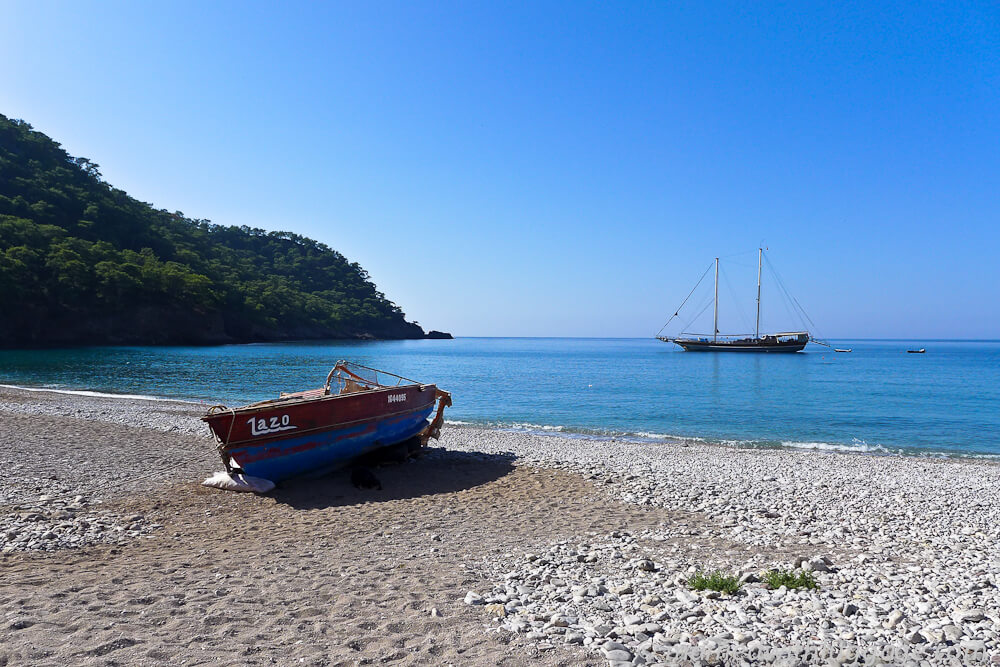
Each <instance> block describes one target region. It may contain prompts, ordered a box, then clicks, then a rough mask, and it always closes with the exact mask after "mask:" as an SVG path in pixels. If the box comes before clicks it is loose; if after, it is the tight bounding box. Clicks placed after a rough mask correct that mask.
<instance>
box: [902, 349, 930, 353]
mask: <svg viewBox="0 0 1000 667" xmlns="http://www.w3.org/2000/svg"><path fill="white" fill-rule="evenodd" d="M926 351H927V350H925V349H924V348H920V349H919V350H907V351H906V353H907V354H923V353H924V352H926Z"/></svg>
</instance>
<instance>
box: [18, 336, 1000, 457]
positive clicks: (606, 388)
mask: <svg viewBox="0 0 1000 667" xmlns="http://www.w3.org/2000/svg"><path fill="white" fill-rule="evenodd" d="M833 344H834V345H835V347H838V348H851V350H852V351H851V352H849V353H837V352H834V351H833V350H832V349H830V348H826V347H822V346H818V345H809V346H808V347H807V348H806V351H804V352H800V353H797V354H774V355H771V354H747V353H743V354H741V353H697V352H684V351H682V350H680V349H679V348H677V347H675V346H674V345H672V344H668V343H663V342H660V341H658V340H655V339H603V338H457V339H455V340H420V341H370V342H367V341H365V342H360V341H359V342H353V341H351V342H345V341H320V342H317V341H309V342H292V343H268V344H253V345H224V346H218V347H93V348H74V349H56V350H5V351H0V383H2V384H6V385H11V386H20V387H28V388H44V389H51V390H58V391H66V392H84V393H88V392H89V393H98V394H112V395H128V396H133V397H134V396H140V397H142V396H148V397H157V398H169V399H176V400H184V401H193V402H197V403H203V404H205V405H206V407H207V406H208V405H213V404H226V405H230V406H236V405H243V404H246V403H249V402H252V401H256V400H262V399H267V398H274V397H276V396H277V395H278V392H279V391H296V390H301V389H308V388H314V387H318V386H321V385H322V384H323V382H324V380H325V378H326V374H327V372H328V371H329V369H330V368H331V367H332V366H333V364H334V363H335V362H336V361H337V360H339V359H346V360H349V361H355V362H358V363H361V364H364V365H366V366H371V367H375V368H380V369H384V370H387V371H391V372H394V373H397V374H399V375H402V376H405V377H408V378H413V379H416V380H419V381H421V382H427V383H435V384H437V385H438V386H439V387H440V388H442V389H446V390H447V391H450V392H451V393H452V396H453V402H454V405H453V406H452V408H450V409H449V410H448V411H447V413H446V416H447V418H448V420H449V421H450V422H451V423H453V424H454V423H460V424H472V425H480V426H486V427H490V428H499V429H507V430H516V431H526V432H533V433H538V434H548V435H561V436H567V437H572V438H597V439H611V438H625V439H629V440H636V441H645V442H674V441H688V442H691V441H694V442H711V443H720V444H726V445H731V446H736V447H761V448H794V449H815V450H830V451H843V452H856V453H864V454H875V455H933V456H943V457H955V456H961V457H989V458H1000V341H950V340H919V341H908V340H838V341H833ZM917 348H925V349H926V353H924V354H908V353H907V350H908V349H917Z"/></svg>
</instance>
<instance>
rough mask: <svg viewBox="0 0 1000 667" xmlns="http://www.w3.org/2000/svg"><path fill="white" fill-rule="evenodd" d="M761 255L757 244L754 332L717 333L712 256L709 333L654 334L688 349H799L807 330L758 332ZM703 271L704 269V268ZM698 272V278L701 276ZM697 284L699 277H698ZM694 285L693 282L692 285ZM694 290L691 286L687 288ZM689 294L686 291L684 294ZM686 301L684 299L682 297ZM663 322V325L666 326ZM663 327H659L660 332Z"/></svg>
mask: <svg viewBox="0 0 1000 667" xmlns="http://www.w3.org/2000/svg"><path fill="white" fill-rule="evenodd" d="M763 258H764V249H763V248H757V325H756V328H755V330H754V335H753V336H749V335H740V336H720V335H719V258H718V257H716V258H715V317H714V326H713V327H712V335H711V336H705V335H694V334H685V333H681V334H680V336H678V337H675V338H669V337H666V336H660V335H657V338H658V339H659V340H662V341H663V342H665V343H673V344H675V345H679V346H680V347H682V348H684V349H685V350H686V351H688V352H800V351H801V350H802V349H803V348H805V346H806V344H807V343H809V341H810V340H811V339H812V338H811V336H810V335H809V332H808V331H790V332H781V333H771V334H767V333H766V334H763V335H761V333H760V274H761V262H762V261H763ZM706 273H707V272H706ZM704 277H705V276H704V275H702V279H704ZM698 282H699V284H700V283H701V281H698ZM697 288H698V286H697V285H695V289H697ZM691 293H692V294H693V293H694V290H691ZM690 297H691V294H688V298H690ZM684 301H685V302H687V299H685V300H684ZM683 306H684V303H681V305H680V307H679V308H678V309H677V311H676V312H675V313H674V314H673V315H672V316H671V317H670V319H671V320H672V319H673V318H674V317H677V315H678V314H679V313H680V308H682V307H683ZM668 324H670V320H667V324H664V325H663V329H666V328H667V325H668ZM663 329H660V331H661V332H662V331H663Z"/></svg>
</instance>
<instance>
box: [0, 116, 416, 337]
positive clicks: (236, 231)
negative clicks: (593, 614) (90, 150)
mask: <svg viewBox="0 0 1000 667" xmlns="http://www.w3.org/2000/svg"><path fill="white" fill-rule="evenodd" d="M0 313H2V317H0V346H4V347H25V346H54V345H78V344H82V345H102V344H112V345H113V344H152V345H156V344H213V343H230V342H256V341H278V340H296V339H319V338H354V339H372V338H390V339H398V338H423V337H425V334H424V331H423V329H421V328H420V326H418V325H417V324H415V323H412V322H407V321H406V317H405V315H404V314H403V312H402V311H401V310H400V309H399V308H398V307H397V306H396V305H395V304H393V303H392V302H391V301H389V300H388V299H387V298H386V297H385V295H384V294H382V293H381V292H379V291H378V290H377V289H376V287H375V285H374V284H373V283H372V282H371V280H370V278H369V276H368V274H367V273H366V272H365V270H364V269H363V268H362V267H361V266H359V265H358V264H357V263H354V262H349V261H348V260H347V259H346V258H345V257H344V256H343V255H341V254H340V253H338V252H337V251H336V250H333V249H332V248H330V247H328V246H326V245H324V244H322V243H319V242H317V241H314V240H312V239H308V238H305V237H302V236H299V235H297V234H293V233H290V232H266V231H264V230H261V229H252V228H249V227H232V226H230V227H225V226H220V225H213V224H211V223H210V222H209V221H207V220H194V219H190V218H187V217H185V216H184V215H183V214H181V213H179V212H175V213H170V212H168V211H166V210H158V209H154V208H153V207H152V206H150V205H149V204H145V203H142V202H139V201H137V200H135V199H133V198H132V197H129V196H128V195H127V194H126V193H125V192H123V191H121V190H117V189H115V188H113V187H111V186H110V185H108V184H107V183H105V182H104V181H103V180H102V179H101V175H100V172H99V171H98V166H97V165H96V164H94V163H92V162H90V161H89V160H87V159H85V158H74V157H72V156H70V155H68V154H67V153H66V152H65V151H64V150H63V149H62V148H61V147H60V146H59V144H57V143H56V142H54V141H52V140H51V139H50V138H49V137H47V136H45V135H44V134H42V133H40V132H36V131H34V130H33V129H32V128H31V126H30V125H28V124H27V123H24V122H22V121H16V120H10V119H8V118H6V117H5V116H3V115H0Z"/></svg>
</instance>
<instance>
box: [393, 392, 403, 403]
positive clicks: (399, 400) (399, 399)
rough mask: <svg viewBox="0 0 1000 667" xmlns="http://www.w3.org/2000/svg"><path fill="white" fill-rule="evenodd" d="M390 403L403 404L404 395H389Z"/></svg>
mask: <svg viewBox="0 0 1000 667" xmlns="http://www.w3.org/2000/svg"><path fill="white" fill-rule="evenodd" d="M389 402H390V403H405V402H406V394H389Z"/></svg>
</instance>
